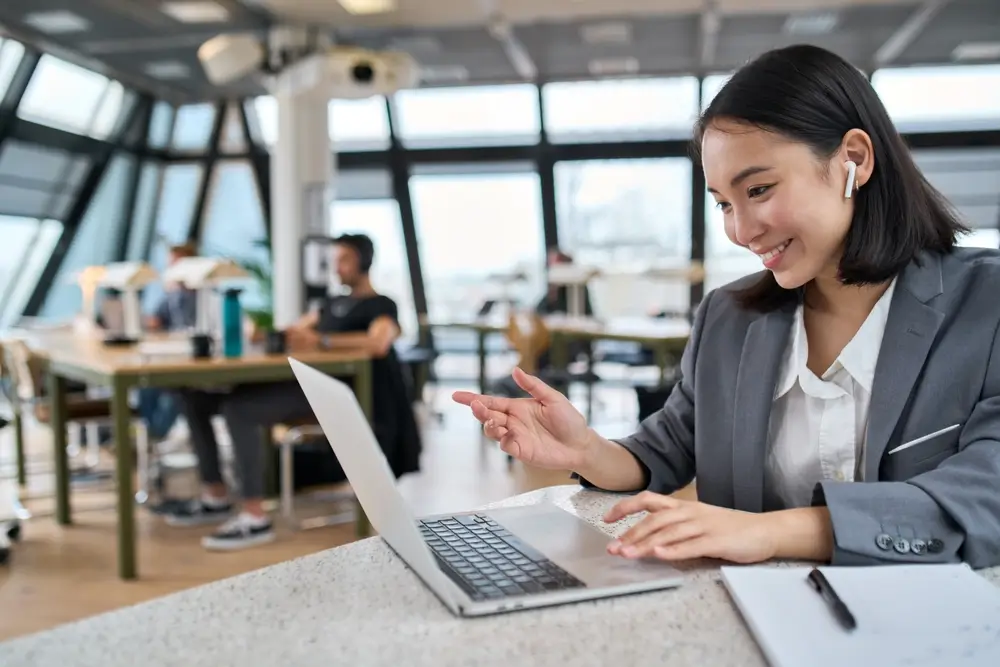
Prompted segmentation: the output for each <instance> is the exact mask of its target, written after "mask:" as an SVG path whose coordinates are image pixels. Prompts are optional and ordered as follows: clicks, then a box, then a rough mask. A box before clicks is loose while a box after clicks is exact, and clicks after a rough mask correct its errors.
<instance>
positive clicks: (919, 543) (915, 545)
mask: <svg viewBox="0 0 1000 667" xmlns="http://www.w3.org/2000/svg"><path fill="white" fill-rule="evenodd" d="M910 551H912V552H913V553H915V554H917V555H918V556H922V555H923V554H925V553H927V543H926V542H924V541H923V540H913V541H911V542H910Z"/></svg>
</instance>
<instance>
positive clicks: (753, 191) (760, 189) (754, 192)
mask: <svg viewBox="0 0 1000 667" xmlns="http://www.w3.org/2000/svg"><path fill="white" fill-rule="evenodd" d="M770 189H771V186H770V185H757V186H754V187H752V188H750V189H749V190H747V195H748V196H749V197H750V199H753V198H755V197H760V196H761V195H763V194H764V193H765V192H767V191H768V190H770Z"/></svg>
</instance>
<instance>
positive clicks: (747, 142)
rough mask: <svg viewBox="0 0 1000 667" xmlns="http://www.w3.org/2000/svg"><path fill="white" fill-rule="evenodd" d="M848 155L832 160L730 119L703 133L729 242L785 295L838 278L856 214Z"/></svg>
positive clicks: (707, 168) (710, 186)
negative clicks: (848, 189) (754, 259)
mask: <svg viewBox="0 0 1000 667" xmlns="http://www.w3.org/2000/svg"><path fill="white" fill-rule="evenodd" d="M845 148H846V147H845ZM844 155H845V153H843V152H841V151H838V153H837V155H835V156H834V157H833V158H832V159H831V160H829V162H827V161H824V160H821V159H819V158H818V157H817V156H816V154H815V152H814V151H813V150H812V149H811V148H810V147H809V146H808V145H806V144H803V143H799V142H795V141H792V140H789V139H787V138H785V137H782V136H781V135H778V134H776V133H772V132H767V131H765V130H762V129H759V128H756V127H751V126H748V125H744V124H740V123H736V122H733V121H727V120H718V121H716V122H714V123H713V124H712V125H711V126H709V127H708V128H707V129H706V130H705V133H704V135H703V138H702V144H701V156H702V164H703V166H704V170H705V179H706V182H707V185H708V190H709V192H710V193H711V194H712V196H713V197H714V198H715V201H716V203H717V205H718V206H719V208H720V209H721V210H722V213H723V216H724V220H725V224H726V236H728V237H729V240H730V241H732V242H733V243H735V244H736V245H739V246H742V247H745V248H748V249H749V250H750V251H752V252H753V253H754V254H756V255H757V256H758V257H760V258H761V261H762V262H763V264H764V266H765V267H766V268H767V269H769V270H770V271H771V272H772V273H773V274H774V278H775V280H776V281H777V282H778V284H779V285H781V286H782V287H784V288H785V289H795V288H798V287H801V286H803V285H805V284H807V283H808V282H810V281H811V280H813V279H815V278H816V277H819V276H824V277H835V276H836V275H837V272H838V263H839V261H840V256H841V253H842V250H843V244H844V239H845V237H846V236H847V232H848V230H849V229H850V226H851V218H852V214H853V210H854V209H853V206H854V199H853V198H850V199H848V198H845V197H844V188H845V185H846V183H847V178H848V172H847V169H846V167H845V166H844V162H845V160H846V159H847V158H846V157H844Z"/></svg>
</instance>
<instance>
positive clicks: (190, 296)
mask: <svg viewBox="0 0 1000 667" xmlns="http://www.w3.org/2000/svg"><path fill="white" fill-rule="evenodd" d="M195 255H197V253H196V251H195V248H194V246H193V245H192V244H190V243H185V244H182V245H177V246H172V247H171V248H170V254H169V259H168V265H170V266H172V265H173V264H175V263H176V262H177V261H179V260H181V259H183V258H185V257H194V256H195ZM197 302H198V297H197V293H196V292H195V291H194V290H192V289H188V288H187V287H185V286H184V285H167V286H166V290H165V293H164V295H163V298H162V299H161V301H160V303H159V305H158V306H157V307H156V310H155V312H154V313H153V314H152V315H150V316H148V317H146V321H145V327H146V329H147V330H148V331H184V330H186V329H190V328H191V327H193V326H194V325H195V314H196V309H197ZM138 394H139V405H138V410H139V414H140V415H142V418H143V419H144V420H145V421H146V426H147V428H148V430H149V437H150V438H152V440H153V441H154V442H155V441H157V440H162V439H163V438H165V437H167V433H169V432H170V429H171V427H172V426H173V425H174V422H175V421H176V420H177V416H178V414H179V411H180V410H179V408H178V406H177V399H176V396H175V394H174V393H173V392H171V391H165V390H163V389H160V388H157V387H142V388H141V389H139V392H138Z"/></svg>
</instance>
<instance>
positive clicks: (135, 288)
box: [97, 262, 158, 345]
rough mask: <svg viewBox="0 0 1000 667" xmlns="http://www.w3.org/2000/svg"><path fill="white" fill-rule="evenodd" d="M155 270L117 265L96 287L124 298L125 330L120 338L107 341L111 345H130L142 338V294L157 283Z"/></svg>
mask: <svg viewBox="0 0 1000 667" xmlns="http://www.w3.org/2000/svg"><path fill="white" fill-rule="evenodd" d="M157 277H158V276H157V273H156V270H155V269H154V268H153V267H151V266H150V265H149V264H147V263H146V262H115V263H113V264H108V265H107V266H105V267H104V275H103V276H101V279H100V280H99V281H98V283H97V286H99V287H103V288H106V289H113V290H116V291H117V292H118V293H120V294H121V297H122V320H123V327H122V332H121V333H120V334H111V335H109V336H108V338H106V339H105V341H104V342H105V343H106V344H109V345H131V344H133V343H135V342H137V341H138V340H139V337H140V336H141V335H142V310H141V308H140V305H139V290H141V289H142V288H143V287H145V286H146V285H148V284H149V283H151V282H154V281H155V280H156V279H157Z"/></svg>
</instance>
